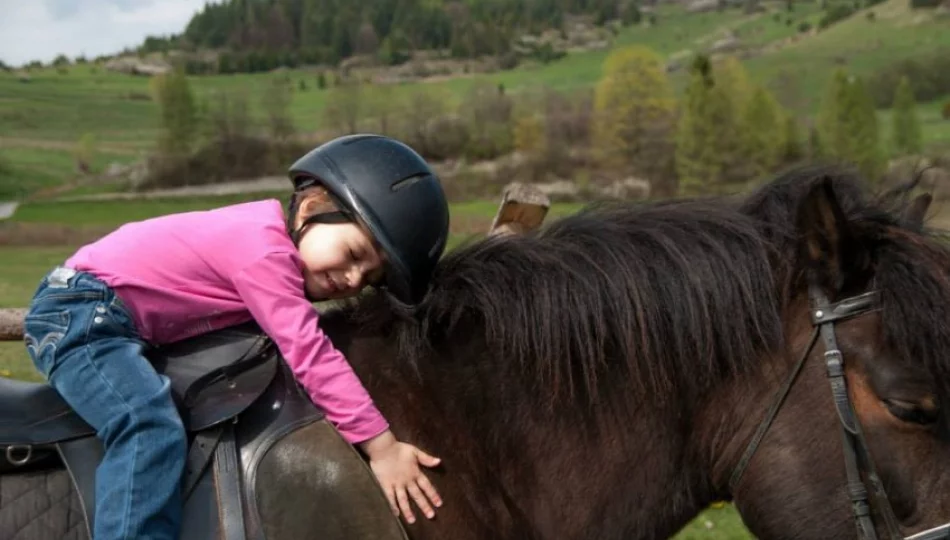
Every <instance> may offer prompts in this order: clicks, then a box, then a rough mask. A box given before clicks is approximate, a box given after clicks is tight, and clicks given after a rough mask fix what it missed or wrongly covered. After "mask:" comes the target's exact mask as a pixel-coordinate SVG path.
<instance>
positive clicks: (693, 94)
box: [676, 55, 722, 194]
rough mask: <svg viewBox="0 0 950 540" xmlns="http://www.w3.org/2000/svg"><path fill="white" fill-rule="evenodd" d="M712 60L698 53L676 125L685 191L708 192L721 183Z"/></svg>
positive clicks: (679, 171)
mask: <svg viewBox="0 0 950 540" xmlns="http://www.w3.org/2000/svg"><path fill="white" fill-rule="evenodd" d="M713 99H714V95H713V80H712V64H711V63H710V61H709V58H708V57H706V56H702V55H700V56H697V57H696V58H695V60H694V61H693V65H692V66H691V68H690V74H689V84H688V86H687V87H686V95H685V97H684V100H683V105H682V107H681V111H680V117H679V124H678V126H677V129H676V172H677V174H678V175H679V187H680V189H681V190H682V191H683V192H684V193H690V194H696V193H708V192H711V191H713V190H714V186H715V185H716V184H718V183H719V180H720V175H721V172H722V163H721V162H720V160H719V156H718V155H717V154H716V151H715V139H716V125H715V118H716V116H717V114H716V111H715V110H714V109H715V108H717V106H716V105H717V104H714V103H713Z"/></svg>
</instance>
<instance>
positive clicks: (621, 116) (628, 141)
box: [593, 46, 676, 181]
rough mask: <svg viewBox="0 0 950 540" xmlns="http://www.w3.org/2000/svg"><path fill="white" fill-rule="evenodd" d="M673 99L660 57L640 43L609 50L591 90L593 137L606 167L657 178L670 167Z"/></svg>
mask: <svg viewBox="0 0 950 540" xmlns="http://www.w3.org/2000/svg"><path fill="white" fill-rule="evenodd" d="M675 108H676V101H675V99H674V97H673V91H672V88H671V86H670V82H669V80H668V78H667V75H666V69H665V65H664V62H663V60H662V59H661V58H660V56H659V55H657V53H655V52H654V51H652V50H651V49H649V48H646V47H643V46H632V47H627V48H623V49H619V50H616V51H614V52H613V53H611V54H610V56H608V57H607V60H606V62H605V64H604V75H603V77H602V78H601V80H600V81H599V82H598V83H597V87H596V89H595V91H594V119H593V122H594V130H593V131H594V141H595V148H597V150H598V152H599V154H600V155H599V159H600V161H601V163H602V164H603V165H605V166H607V167H612V168H615V169H619V170H622V171H624V172H627V173H635V174H641V175H644V176H646V178H648V179H650V180H651V181H652V180H660V179H661V178H663V177H664V176H668V175H669V173H670V172H671V171H672V169H673V151H672V149H673V128H674V124H675Z"/></svg>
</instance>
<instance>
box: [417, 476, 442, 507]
mask: <svg viewBox="0 0 950 540" xmlns="http://www.w3.org/2000/svg"><path fill="white" fill-rule="evenodd" d="M416 482H417V483H418V484H419V487H420V488H421V489H422V491H423V492H424V493H425V494H426V496H427V497H429V500H430V501H432V504H434V505H436V506H437V507H438V506H442V497H440V496H439V492H438V491H437V490H436V489H435V486H433V485H432V482H430V481H429V479H428V478H426V475H424V474H420V475H419V479H418V480H416Z"/></svg>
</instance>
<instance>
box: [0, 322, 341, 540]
mask: <svg viewBox="0 0 950 540" xmlns="http://www.w3.org/2000/svg"><path fill="white" fill-rule="evenodd" d="M146 356H148V358H149V360H151V362H152V364H153V365H154V366H155V368H156V370H157V371H158V372H159V373H163V374H165V375H166V376H168V377H169V379H170V381H171V386H172V392H173V395H174V397H175V401H176V405H177V406H178V410H179V413H180V414H181V417H182V420H183V421H184V424H185V428H186V430H187V431H188V436H189V448H188V458H187V466H186V471H185V474H184V477H183V478H182V490H183V495H184V498H185V506H184V514H183V523H182V537H181V538H182V539H183V540H187V539H199V538H200V539H206V538H225V539H235V540H241V539H244V538H247V537H254V536H259V535H260V532H259V531H260V519H259V516H258V515H257V508H256V504H255V501H256V497H255V496H254V492H253V487H254V482H253V479H254V477H255V473H256V470H257V465H258V464H259V463H260V460H261V458H262V457H263V456H264V454H265V453H266V451H267V450H268V448H269V447H270V446H271V445H273V444H274V443H275V442H276V441H278V440H280V438H282V437H283V436H284V435H286V434H288V433H290V432H291V431H293V430H295V429H297V428H300V427H302V426H305V425H307V424H309V423H312V422H315V421H318V420H320V419H322V418H323V414H322V412H321V411H319V410H318V409H317V408H316V407H315V406H314V405H313V403H312V402H311V401H310V399H309V397H308V396H307V395H306V394H305V393H304V392H303V391H302V390H301V389H300V387H299V386H298V385H297V383H296V380H295V379H294V377H293V374H292V373H291V372H290V369H289V367H287V365H286V363H285V362H283V361H282V359H281V357H280V354H279V352H278V351H277V348H276V346H274V344H273V342H272V341H271V340H270V339H269V338H268V337H267V335H266V334H264V333H263V331H262V330H261V329H260V327H259V326H257V324H256V323H254V322H248V323H245V324H241V325H238V326H234V327H231V328H226V329H223V330H217V331H214V332H210V333H207V334H204V335H201V336H197V337H194V338H189V339H186V340H183V341H180V342H177V343H173V344H169V345H165V346H161V347H156V348H152V349H149V350H148V351H147V353H146ZM238 420H240V422H238ZM0 453H2V454H0V474H10V473H19V472H22V471H27V470H37V469H52V468H65V469H67V470H68V471H69V474H70V478H71V479H72V482H73V487H74V489H75V492H76V494H77V495H78V497H79V500H80V503H81V504H82V508H83V512H84V513H85V517H86V525H87V527H88V531H89V533H90V534H89V536H90V538H91V537H92V534H91V531H92V523H93V516H94V515H95V471H96V467H97V466H98V464H99V461H100V460H101V458H102V445H101V443H100V442H99V440H98V439H97V438H96V434H95V430H94V429H93V428H92V427H91V426H89V425H88V424H87V423H86V422H85V421H84V420H83V419H82V418H80V417H79V415H77V414H76V412H75V411H73V410H72V408H71V407H70V406H69V405H68V404H67V403H66V402H65V401H63V399H62V398H61V397H60V395H59V393H58V392H56V390H55V389H54V388H52V387H51V386H49V385H47V384H45V383H31V382H22V381H16V380H12V379H5V378H0Z"/></svg>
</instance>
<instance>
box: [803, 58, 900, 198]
mask: <svg viewBox="0 0 950 540" xmlns="http://www.w3.org/2000/svg"><path fill="white" fill-rule="evenodd" d="M818 139H819V140H820V148H821V151H822V154H823V156H827V157H830V158H834V159H837V160H840V161H843V162H847V163H851V164H853V165H855V166H857V168H858V169H859V170H860V171H861V173H862V174H864V175H865V176H867V177H868V178H870V179H877V178H878V176H879V175H880V173H881V172H882V169H883V166H884V156H883V154H882V152H881V147H880V140H879V132H878V124H877V112H876V111H875V109H874V102H873V101H872V100H871V97H870V95H869V94H868V92H867V90H866V89H865V87H864V83H863V81H862V80H861V79H860V78H858V77H853V76H849V75H848V74H847V73H846V72H845V71H844V70H840V69H839V70H838V71H836V72H835V75H834V77H833V78H832V81H831V83H830V84H829V86H828V90H827V91H826V94H825V98H824V100H823V101H822V106H821V111H820V113H819V120H818Z"/></svg>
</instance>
